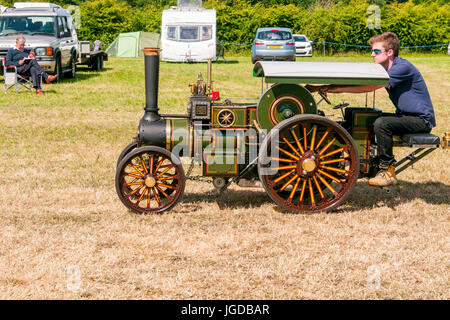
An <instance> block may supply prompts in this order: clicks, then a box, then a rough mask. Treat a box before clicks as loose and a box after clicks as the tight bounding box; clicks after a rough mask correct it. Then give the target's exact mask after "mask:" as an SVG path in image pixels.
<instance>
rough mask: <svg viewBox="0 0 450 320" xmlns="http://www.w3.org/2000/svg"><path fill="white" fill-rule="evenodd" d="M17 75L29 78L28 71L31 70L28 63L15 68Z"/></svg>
mask: <svg viewBox="0 0 450 320" xmlns="http://www.w3.org/2000/svg"><path fill="white" fill-rule="evenodd" d="M16 69H17V73H18V74H19V75H21V76H30V75H31V73H30V69H31V64H30V63H24V64H23V65H21V66H18V67H17V68H16Z"/></svg>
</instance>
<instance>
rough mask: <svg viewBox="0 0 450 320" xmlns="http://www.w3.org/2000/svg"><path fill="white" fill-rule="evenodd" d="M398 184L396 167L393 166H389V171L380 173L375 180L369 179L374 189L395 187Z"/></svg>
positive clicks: (384, 170) (383, 170)
mask: <svg viewBox="0 0 450 320" xmlns="http://www.w3.org/2000/svg"><path fill="white" fill-rule="evenodd" d="M397 183H398V182H397V177H396V176H395V167H394V166H393V165H391V166H389V168H388V169H382V170H380V171H378V173H377V175H376V176H375V177H374V178H372V179H369V186H373V187H386V186H395V185H396V184H397Z"/></svg>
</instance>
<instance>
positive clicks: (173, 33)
mask: <svg viewBox="0 0 450 320" xmlns="http://www.w3.org/2000/svg"><path fill="white" fill-rule="evenodd" d="M167 39H170V40H177V27H167Z"/></svg>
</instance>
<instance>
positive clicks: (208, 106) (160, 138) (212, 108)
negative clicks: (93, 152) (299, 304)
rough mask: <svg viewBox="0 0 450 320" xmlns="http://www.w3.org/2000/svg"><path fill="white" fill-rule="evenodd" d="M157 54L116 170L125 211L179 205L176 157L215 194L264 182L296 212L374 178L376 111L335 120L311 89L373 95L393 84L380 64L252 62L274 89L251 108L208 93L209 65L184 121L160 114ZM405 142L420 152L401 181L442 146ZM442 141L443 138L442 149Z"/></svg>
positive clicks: (334, 202)
mask: <svg viewBox="0 0 450 320" xmlns="http://www.w3.org/2000/svg"><path fill="white" fill-rule="evenodd" d="M375 49H378V48H374V53H375V54H377V52H378V50H377V51H375ZM379 50H381V49H379ZM159 51H160V50H159V49H151V48H147V49H144V53H145V88H146V106H145V108H144V110H145V113H144V116H143V117H142V118H141V120H140V122H139V127H138V135H137V136H136V137H135V138H134V140H133V141H132V142H131V143H130V144H129V145H128V146H126V147H125V149H124V150H123V151H122V153H121V154H120V156H119V159H118V161H117V169H116V191H117V194H118V196H119V198H120V200H121V201H122V202H123V204H124V205H125V206H126V207H127V208H129V209H130V210H132V211H134V212H136V213H161V212H164V211H167V210H170V209H171V208H173V207H174V206H175V205H176V204H177V203H178V202H179V201H180V200H181V198H182V195H183V192H184V188H185V182H186V176H185V173H184V169H183V166H182V165H181V161H180V159H179V158H180V157H189V158H191V159H192V161H193V162H192V164H191V165H193V164H194V162H197V163H198V164H201V165H202V168H203V174H202V176H203V177H210V178H212V179H213V183H214V186H216V188H219V189H220V190H224V189H225V188H226V187H227V186H228V185H229V184H230V183H233V182H234V183H237V184H238V185H239V186H241V187H244V186H249V185H254V184H253V183H252V182H260V183H261V184H262V186H263V187H264V189H265V191H266V192H267V194H268V195H269V196H270V198H271V199H272V200H273V201H274V202H275V203H277V204H278V205H279V206H280V207H282V208H283V209H285V210H288V211H291V212H295V213H312V212H322V211H330V210H333V209H335V208H337V207H338V206H339V205H341V204H342V203H343V202H344V201H345V199H346V198H347V196H348V195H349V194H350V192H351V190H352V188H353V187H354V186H355V184H356V181H357V179H358V178H359V177H369V178H372V177H373V176H374V175H375V174H376V172H377V166H378V162H379V160H380V159H379V157H378V155H377V149H378V146H377V144H376V143H375V139H374V123H376V122H377V121H378V119H382V118H383V117H382V116H383V114H382V112H381V111H380V110H379V109H376V108H375V107H374V108H367V106H366V107H365V108H359V107H347V106H348V103H344V104H340V105H337V106H335V107H334V109H341V110H342V114H343V117H344V119H343V121H333V120H330V119H327V118H326V117H325V114H324V112H322V111H320V110H318V109H317V105H318V103H316V101H315V99H314V97H313V96H312V94H311V92H310V91H308V89H307V88H310V89H311V90H312V91H314V89H315V88H325V87H323V86H322V87H314V86H312V85H315V84H321V85H324V84H326V85H327V89H329V92H331V91H332V90H333V88H336V87H337V86H340V87H345V88H346V90H361V88H365V90H367V88H368V87H369V88H371V89H373V90H375V89H376V88H380V87H384V86H386V85H388V84H389V83H390V77H389V74H388V72H386V69H385V68H383V66H382V65H381V64H377V63H375V64H374V63H342V62H274V61H264V62H257V63H256V64H255V66H254V68H253V75H254V76H256V77H264V80H265V81H266V83H273V84H274V85H272V86H270V87H268V88H267V89H266V90H265V91H264V92H263V93H262V94H261V96H260V98H259V100H258V102H257V103H256V104H248V103H236V102H232V101H230V100H228V99H226V100H225V101H223V102H222V101H220V98H219V95H218V94H214V91H212V81H211V71H210V67H211V64H210V63H209V64H208V81H206V82H205V81H203V80H202V78H201V77H199V79H198V80H197V82H196V83H194V84H192V85H191V94H192V95H191V97H190V99H189V102H188V108H187V113H186V114H178V115H170V114H160V113H159V111H158V110H159V108H158V101H157V100H158V99H157V97H158V73H159ZM300 83H308V84H309V86H306V87H305V86H302V85H299V84H300ZM368 91H370V90H368ZM350 92H353V91H350ZM356 92H359V91H356ZM319 94H321V95H322V98H323V99H325V101H327V100H328V98H327V97H326V95H324V93H323V92H321V91H319ZM327 102H329V101H327ZM319 103H320V101H319ZM344 108H345V112H344V110H343V109H344ZM402 139H403V144H404V145H407V146H408V147H415V148H418V149H417V150H416V151H414V152H413V153H411V154H409V155H408V156H407V157H405V158H404V159H402V160H400V161H398V162H397V163H396V164H397V167H398V169H397V172H399V171H401V170H404V169H405V168H407V167H408V166H410V165H412V164H413V163H415V162H417V161H418V160H420V159H421V158H423V157H424V156H426V155H427V154H429V153H430V152H432V151H434V150H436V149H437V148H438V147H439V145H440V140H439V137H437V136H435V135H432V134H428V133H425V134H405V135H403V137H402ZM447 140H448V135H446V136H445V137H444V144H443V146H444V145H448V141H447ZM381 160H382V159H381ZM405 162H406V164H405ZM401 164H403V165H402V166H401V167H399V166H400V165H401ZM190 171H191V168H190V169H189V171H188V173H190Z"/></svg>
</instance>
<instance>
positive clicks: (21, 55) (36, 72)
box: [6, 36, 58, 95]
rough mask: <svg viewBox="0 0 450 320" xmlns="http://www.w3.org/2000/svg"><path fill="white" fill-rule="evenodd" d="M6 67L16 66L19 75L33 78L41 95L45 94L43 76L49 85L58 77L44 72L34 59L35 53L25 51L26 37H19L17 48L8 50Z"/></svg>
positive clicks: (34, 84) (37, 91) (35, 86)
mask: <svg viewBox="0 0 450 320" xmlns="http://www.w3.org/2000/svg"><path fill="white" fill-rule="evenodd" d="M6 65H7V66H15V67H16V68H17V73H18V74H19V75H21V76H31V78H32V81H33V87H34V88H35V89H36V93H37V94H39V95H42V94H44V93H43V92H42V88H41V81H40V77H41V76H42V77H43V78H44V80H45V82H46V83H49V82H51V81H53V80H55V79H56V77H57V76H58V75H54V76H52V75H48V74H47V73H46V72H45V71H44V70H42V68H41V67H40V66H39V64H38V62H37V61H36V59H34V53H33V52H32V51H31V50H29V49H25V37H24V36H18V37H17V39H16V47H15V48H11V49H9V50H8V53H7V55H6Z"/></svg>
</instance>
